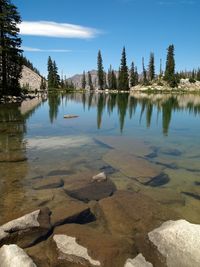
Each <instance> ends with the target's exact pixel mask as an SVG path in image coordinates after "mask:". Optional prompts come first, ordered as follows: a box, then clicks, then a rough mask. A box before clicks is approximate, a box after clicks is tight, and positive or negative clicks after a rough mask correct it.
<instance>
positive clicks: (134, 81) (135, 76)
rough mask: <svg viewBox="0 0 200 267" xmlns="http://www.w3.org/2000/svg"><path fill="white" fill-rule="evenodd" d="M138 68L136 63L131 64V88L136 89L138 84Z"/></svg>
mask: <svg viewBox="0 0 200 267" xmlns="http://www.w3.org/2000/svg"><path fill="white" fill-rule="evenodd" d="M136 72H137V68H136V67H135V65H134V62H132V63H131V69H130V86H131V87H134V86H136V85H137V84H138V74H137V73H136Z"/></svg>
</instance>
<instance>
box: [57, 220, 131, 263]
mask: <svg viewBox="0 0 200 267" xmlns="http://www.w3.org/2000/svg"><path fill="white" fill-rule="evenodd" d="M55 236H60V238H59V239H60V241H59V243H58V242H57V244H59V246H57V245H56V244H55V241H56V240H55ZM68 237H71V238H74V239H73V240H72V241H71V242H70V243H71V245H73V246H74V240H75V241H76V243H77V244H78V245H79V246H82V247H84V248H85V249H87V254H88V256H89V257H90V258H91V259H92V260H93V262H92V261H90V262H89V260H88V259H86V260H87V262H85V261H82V264H83V266H88V267H89V266H90V267H91V266H102V267H121V266H123V265H124V263H125V261H126V259H127V258H128V257H130V255H131V251H132V244H130V243H128V242H127V240H125V239H119V238H116V237H114V236H112V235H110V234H105V233H102V232H100V231H98V230H97V229H94V228H92V227H89V226H86V225H84V226H83V225H75V224H69V225H63V226H60V227H57V228H56V229H55V231H54V237H53V238H52V249H53V250H54V254H53V255H52V256H53V262H57V264H58V265H56V266H60V265H59V263H60V259H63V261H64V260H65V261H66V266H70V265H67V263H68V264H69V262H70V261H71V262H74V263H75V262H76V263H80V261H79V257H76V256H75V255H72V254H74V252H75V251H76V250H75V249H74V250H73V251H74V252H73V251H72V253H69V254H71V255H72V257H71V258H70V255H67V254H68V253H65V251H67V249H68V248H70V244H69V243H68V241H69V239H68ZM62 239H63V242H61V241H62ZM66 241H67V243H68V244H66ZM55 246H56V247H57V248H61V249H59V251H58V250H56V249H55ZM76 248H78V247H77V245H76ZM70 249H71V248H70ZM55 252H56V253H55ZM63 252H64V253H63ZM77 256H78V255H77ZM88 263H89V264H88ZM99 263H100V264H99ZM84 264H85V265H84ZM52 266H54V265H52ZM63 266H65V265H63ZM74 266H76V265H74ZM78 266H79V265H78ZM80 266H81V265H80Z"/></svg>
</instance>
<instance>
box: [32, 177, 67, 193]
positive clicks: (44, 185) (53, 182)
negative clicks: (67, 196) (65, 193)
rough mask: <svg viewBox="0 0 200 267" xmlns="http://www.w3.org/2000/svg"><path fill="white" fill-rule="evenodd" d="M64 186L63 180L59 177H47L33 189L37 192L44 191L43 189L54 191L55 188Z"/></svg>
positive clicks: (39, 181)
mask: <svg viewBox="0 0 200 267" xmlns="http://www.w3.org/2000/svg"><path fill="white" fill-rule="evenodd" d="M62 186H64V181H63V179H61V178H59V177H53V176H51V177H46V178H42V179H40V180H38V181H37V182H36V183H35V184H34V185H33V188H34V189H35V190H42V189H53V188H59V187H62Z"/></svg>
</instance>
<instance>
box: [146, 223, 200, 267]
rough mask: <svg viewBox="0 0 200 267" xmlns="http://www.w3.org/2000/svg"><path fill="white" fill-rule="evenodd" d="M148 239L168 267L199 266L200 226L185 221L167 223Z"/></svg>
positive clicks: (154, 231) (153, 232) (151, 233)
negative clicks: (164, 259)
mask: <svg viewBox="0 0 200 267" xmlns="http://www.w3.org/2000/svg"><path fill="white" fill-rule="evenodd" d="M148 237H149V240H150V241H151V242H152V243H153V245H154V246H155V247H156V249H157V250H158V251H159V253H160V254H161V255H162V256H163V257H165V258H166V264H167V266H168V267H177V266H181V267H190V266H191V267H199V266H200V253H199V251H200V225H197V224H191V223H189V222H187V221H185V220H178V221H167V222H165V223H163V224H162V225H161V226H160V227H159V228H157V229H155V230H153V231H152V232H150V233H149V234H148ZM160 266H162V265H160Z"/></svg>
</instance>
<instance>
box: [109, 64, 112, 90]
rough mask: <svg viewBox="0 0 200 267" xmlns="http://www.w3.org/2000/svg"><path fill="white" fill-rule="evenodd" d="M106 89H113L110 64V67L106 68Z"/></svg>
mask: <svg viewBox="0 0 200 267" xmlns="http://www.w3.org/2000/svg"><path fill="white" fill-rule="evenodd" d="M108 89H113V84H112V66H111V65H110V68H109V70H108Z"/></svg>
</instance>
